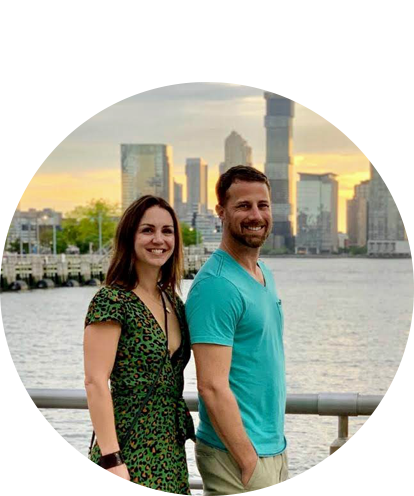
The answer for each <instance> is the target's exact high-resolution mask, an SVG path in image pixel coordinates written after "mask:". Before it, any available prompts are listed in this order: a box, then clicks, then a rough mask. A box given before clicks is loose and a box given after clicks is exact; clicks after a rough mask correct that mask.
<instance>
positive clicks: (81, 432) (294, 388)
mask: <svg viewBox="0 0 414 496" xmlns="http://www.w3.org/2000/svg"><path fill="white" fill-rule="evenodd" d="M265 262H266V263H267V264H268V266H269V267H270V268H271V269H272V271H273V274H274V277H275V280H276V284H277V287H278V290H279V293H280V297H281V299H282V302H283V306H284V311H285V350H286V367H287V371H286V372H287V385H288V393H320V392H356V393H361V394H384V393H385V392H386V391H387V389H388V387H389V385H390V383H391V381H392V379H393V377H394V375H395V373H396V371H397V368H398V365H399V363H400V360H401V357H402V355H403V352H404V348H405V345H406V341H407V337H408V332H409V328H410V323H411V315H412V304H413V300H412V298H413V282H412V264H411V260H407V259H404V260H370V259H351V258H344V259H335V258H327V259H296V258H287V259H283V258H279V259H266V260H265ZM190 285H191V281H184V288H183V289H184V297H185V296H186V294H187V292H188V289H189V287H190ZM96 290H97V289H96V288H89V287H84V288H59V289H53V290H36V291H29V292H26V293H20V294H19V293H3V294H2V295H1V305H2V314H3V323H4V328H5V331H6V337H7V340H8V343H9V347H10V351H11V354H12V357H13V360H14V363H15V365H16V368H17V370H18V372H19V374H20V377H21V379H22V381H23V383H24V385H25V387H26V388H69V389H70V388H76V389H82V388H83V363H82V339H83V319H84V316H85V313H86V309H87V307H88V304H89V301H90V300H91V298H92V296H93V295H94V293H95V292H96ZM185 376H186V390H188V391H195V390H196V381H195V368H194V362H193V360H191V362H190V363H189V365H188V367H187V369H186V373H185ZM42 413H43V414H44V416H45V417H46V418H47V420H48V421H49V422H50V423H51V424H52V425H53V427H54V428H55V429H56V430H57V431H58V432H59V433H60V434H61V435H62V436H63V437H64V438H65V439H66V440H67V441H68V442H69V443H70V444H71V445H73V446H74V447H75V448H76V449H78V450H79V451H81V452H82V453H84V454H86V453H87V448H88V443H89V439H90V434H91V424H90V421H89V414H88V412H87V411H82V410H79V411H77V410H48V409H44V410H42ZM193 415H194V419H195V421H196V423H197V414H193ZM365 421H366V418H361V417H359V418H355V419H350V434H351V435H352V434H354V433H355V432H356V431H357V430H358V429H359V428H360V427H361V426H362V425H363V423H364V422H365ZM336 435H337V419H336V418H335V417H332V418H331V417H318V416H311V415H309V416H300V415H288V416H287V419H286V436H287V439H288V443H289V468H290V475H291V476H294V475H297V474H299V473H301V472H303V471H305V470H307V469H308V468H311V467H312V466H314V465H316V464H317V463H319V462H320V461H322V460H323V459H324V458H325V457H326V456H327V455H328V452H329V445H330V444H331V443H332V441H333V440H334V439H335V438H336ZM187 453H188V461H189V468H190V475H191V476H194V477H198V476H199V475H198V472H197V468H196V465H195V462H194V454H193V446H192V443H191V442H189V443H188V446H187Z"/></svg>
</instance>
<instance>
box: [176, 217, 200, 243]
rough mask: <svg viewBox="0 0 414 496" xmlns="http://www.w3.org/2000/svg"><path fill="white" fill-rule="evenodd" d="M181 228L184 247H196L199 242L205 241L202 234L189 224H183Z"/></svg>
mask: <svg viewBox="0 0 414 496" xmlns="http://www.w3.org/2000/svg"><path fill="white" fill-rule="evenodd" d="M180 227H181V234H182V237H183V243H184V246H190V245H196V244H197V241H198V243H201V242H202V241H203V238H202V236H201V233H200V232H199V231H197V230H196V229H193V228H192V227H190V226H189V225H188V224H185V223H184V222H182V223H181V226H180Z"/></svg>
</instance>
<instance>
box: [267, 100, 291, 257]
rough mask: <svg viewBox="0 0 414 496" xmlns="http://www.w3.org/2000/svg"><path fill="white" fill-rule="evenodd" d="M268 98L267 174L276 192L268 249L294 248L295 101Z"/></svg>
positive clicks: (273, 192) (273, 194) (273, 201)
mask: <svg viewBox="0 0 414 496" xmlns="http://www.w3.org/2000/svg"><path fill="white" fill-rule="evenodd" d="M264 97H265V99H266V116H265V120H264V124H265V127H266V163H265V174H266V175H267V177H268V178H269V181H270V186H271V190H272V197H271V200H272V214H273V229H272V233H271V235H270V236H269V238H268V242H267V243H266V244H267V246H269V247H271V248H283V247H286V248H288V249H289V250H292V249H293V230H292V215H293V209H292V197H293V161H292V122H293V117H294V102H292V101H291V100H288V99H287V98H284V97H283V96H280V95H276V94H275V93H269V92H268V91H266V92H265V93H264Z"/></svg>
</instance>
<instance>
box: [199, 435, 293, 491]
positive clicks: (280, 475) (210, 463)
mask: <svg viewBox="0 0 414 496" xmlns="http://www.w3.org/2000/svg"><path fill="white" fill-rule="evenodd" d="M195 455H196V462H197V467H198V470H199V472H200V475H201V478H202V479H203V485H204V492H203V495H204V496H216V495H220V496H221V495H225V494H239V493H247V492H249V491H256V490H257V489H263V488H264V487H269V486H273V485H274V484H279V482H283V481H285V480H286V479H287V478H288V476H289V475H288V463H287V454H286V450H285V451H284V452H283V453H281V454H280V455H276V456H269V457H261V458H258V460H257V464H256V468H255V469H254V472H253V474H252V476H251V478H250V480H249V482H248V483H247V485H246V486H244V485H243V484H242V482H241V470H240V468H239V466H238V465H237V463H236V462H235V461H234V458H233V457H232V456H231V454H230V453H227V452H226V451H222V450H219V449H216V448H212V447H211V446H208V445H207V444H204V443H203V442H201V441H200V440H199V439H197V442H196V447H195Z"/></svg>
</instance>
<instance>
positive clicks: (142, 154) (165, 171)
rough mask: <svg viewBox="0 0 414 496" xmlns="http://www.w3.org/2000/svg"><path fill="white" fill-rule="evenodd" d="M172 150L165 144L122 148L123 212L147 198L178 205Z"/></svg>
mask: <svg viewBox="0 0 414 496" xmlns="http://www.w3.org/2000/svg"><path fill="white" fill-rule="evenodd" d="M172 169H173V160H172V147H171V146H170V145H161V144H122V145H121V170H122V209H123V210H125V209H126V208H127V207H128V206H129V205H130V204H131V203H132V202H133V201H134V200H136V199H137V198H139V197H140V196H143V195H155V196H160V197H161V198H164V200H166V201H168V202H169V203H170V205H173V204H174V189H173V184H172V177H173V170H172Z"/></svg>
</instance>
